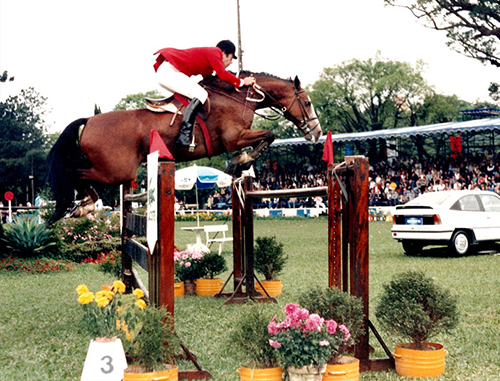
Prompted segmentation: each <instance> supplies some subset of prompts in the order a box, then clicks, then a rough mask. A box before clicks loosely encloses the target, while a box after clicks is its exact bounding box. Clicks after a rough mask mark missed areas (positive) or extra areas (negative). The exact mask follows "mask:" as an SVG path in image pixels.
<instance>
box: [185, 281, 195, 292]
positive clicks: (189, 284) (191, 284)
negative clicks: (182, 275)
mask: <svg viewBox="0 0 500 381" xmlns="http://www.w3.org/2000/svg"><path fill="white" fill-rule="evenodd" d="M195 282H196V281H193V280H185V281H184V294H185V295H194V294H196V283H195Z"/></svg>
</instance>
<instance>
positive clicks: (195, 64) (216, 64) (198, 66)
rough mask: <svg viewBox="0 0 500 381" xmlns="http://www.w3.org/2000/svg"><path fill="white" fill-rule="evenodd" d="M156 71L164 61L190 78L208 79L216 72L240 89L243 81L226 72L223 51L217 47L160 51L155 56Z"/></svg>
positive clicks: (225, 80)
mask: <svg viewBox="0 0 500 381" xmlns="http://www.w3.org/2000/svg"><path fill="white" fill-rule="evenodd" d="M156 54H158V57H157V58H156V63H155V64H154V68H155V71H158V68H159V67H160V65H161V64H162V63H163V62H164V61H168V62H170V63H171V64H172V65H173V66H174V67H175V68H176V69H177V70H179V71H180V72H181V73H184V74H186V75H187V76H188V77H191V76H193V75H202V76H203V77H206V76H208V75H211V74H212V73H213V72H214V71H215V72H216V73H217V76H218V77H219V78H220V79H222V80H223V81H224V82H227V83H230V84H231V85H233V86H234V87H240V86H241V82H242V80H241V79H240V78H238V77H236V76H235V75H233V74H231V73H230V72H228V71H227V70H226V68H225V67H224V64H223V63H222V50H221V49H220V48H217V47H213V48H212V47H206V48H191V49H183V50H181V49H174V48H165V49H160V50H158V51H157V52H156V53H155V55H156Z"/></svg>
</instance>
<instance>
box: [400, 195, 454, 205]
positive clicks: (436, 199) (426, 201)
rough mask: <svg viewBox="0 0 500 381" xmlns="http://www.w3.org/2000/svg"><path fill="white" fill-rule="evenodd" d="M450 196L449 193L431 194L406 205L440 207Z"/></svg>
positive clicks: (421, 196)
mask: <svg viewBox="0 0 500 381" xmlns="http://www.w3.org/2000/svg"><path fill="white" fill-rule="evenodd" d="M448 197H450V194H449V193H448V192H430V193H424V194H422V195H420V196H418V197H417V198H416V199H414V200H411V201H410V202H408V203H406V205H440V204H442V203H443V202H444V201H445V200H446V199H447V198H448Z"/></svg>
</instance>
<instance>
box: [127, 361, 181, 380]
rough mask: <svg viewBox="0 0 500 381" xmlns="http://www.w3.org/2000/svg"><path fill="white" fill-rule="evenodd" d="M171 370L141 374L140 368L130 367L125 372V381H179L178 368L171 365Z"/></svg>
mask: <svg viewBox="0 0 500 381" xmlns="http://www.w3.org/2000/svg"><path fill="white" fill-rule="evenodd" d="M169 367H170V369H167V370H162V371H160V372H141V371H140V367H138V366H129V367H128V368H127V369H125V371H124V372H123V381H153V380H154V381H167V380H168V381H178V380H179V376H178V372H177V366H175V365H169Z"/></svg>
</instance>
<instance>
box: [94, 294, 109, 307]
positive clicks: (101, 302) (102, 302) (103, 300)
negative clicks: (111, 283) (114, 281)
mask: <svg viewBox="0 0 500 381" xmlns="http://www.w3.org/2000/svg"><path fill="white" fill-rule="evenodd" d="M95 302H96V303H97V305H98V306H99V307H106V306H107V305H108V304H109V299H108V298H106V297H105V296H103V297H101V298H96V300H95Z"/></svg>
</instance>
